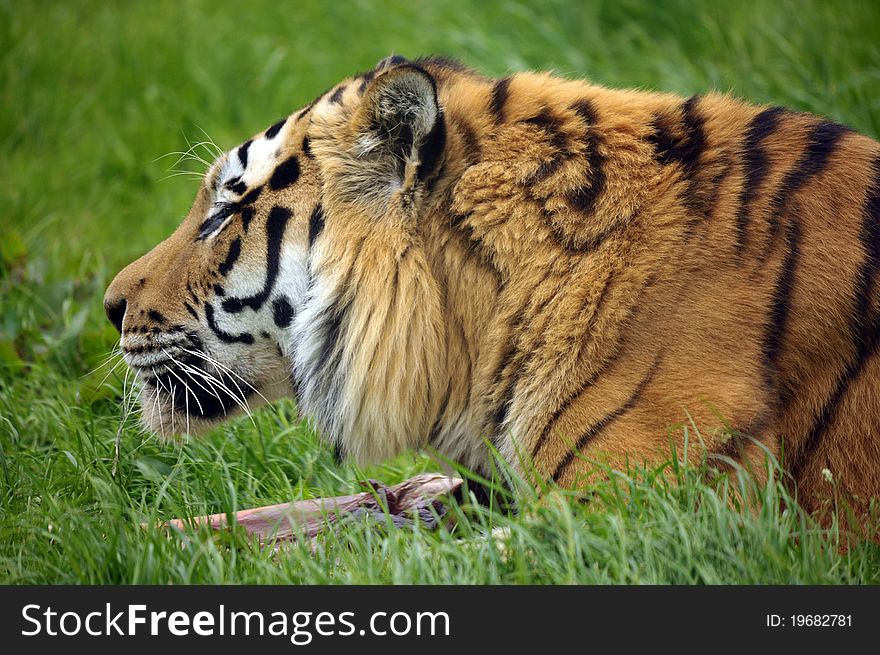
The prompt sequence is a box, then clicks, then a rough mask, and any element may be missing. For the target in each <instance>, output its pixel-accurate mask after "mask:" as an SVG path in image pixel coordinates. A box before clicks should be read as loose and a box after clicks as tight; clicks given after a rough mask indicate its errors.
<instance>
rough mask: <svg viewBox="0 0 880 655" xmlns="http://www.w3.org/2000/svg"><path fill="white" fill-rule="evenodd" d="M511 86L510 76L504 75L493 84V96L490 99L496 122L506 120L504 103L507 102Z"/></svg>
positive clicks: (490, 107)
mask: <svg viewBox="0 0 880 655" xmlns="http://www.w3.org/2000/svg"><path fill="white" fill-rule="evenodd" d="M509 87H510V78H509V77H502V78H501V79H500V80H496V81H495V84H493V85H492V97H491V99H490V100H489V111H490V112H491V114H492V116H493V118H494V119H495V122H496V123H500V122H502V121H503V120H504V105H505V103H506V102H507V94H508V92H509Z"/></svg>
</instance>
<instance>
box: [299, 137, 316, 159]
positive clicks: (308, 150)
mask: <svg viewBox="0 0 880 655" xmlns="http://www.w3.org/2000/svg"><path fill="white" fill-rule="evenodd" d="M302 153H303V154H304V155H305V156H306V157H307V158H309V159H314V158H315V155H314V153H313V152H312V141H311V139H309V137H307V136H304V137H303V142H302Z"/></svg>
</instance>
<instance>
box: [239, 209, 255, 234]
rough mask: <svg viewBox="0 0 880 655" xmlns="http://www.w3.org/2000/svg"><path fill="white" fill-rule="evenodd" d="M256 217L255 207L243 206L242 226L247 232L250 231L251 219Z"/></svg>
mask: <svg viewBox="0 0 880 655" xmlns="http://www.w3.org/2000/svg"><path fill="white" fill-rule="evenodd" d="M253 218H254V208H253V207H242V208H241V227H242V229H244V231H245V232H247V231H248V228H249V227H250V225H251V220H253Z"/></svg>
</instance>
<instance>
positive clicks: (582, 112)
mask: <svg viewBox="0 0 880 655" xmlns="http://www.w3.org/2000/svg"><path fill="white" fill-rule="evenodd" d="M571 108H572V109H573V110H574V111H575V112H576V113H577V114H578V116H580V117H581V119H583V121H584V123H586V125H587V137H586V150H587V165H588V167H589V169H590V170H589V181H588V182H587V183H586V184H584V185H582V186H580V187H579V188H577V189H575V190H574V191H572V192H571V193H569V194H568V202H569V204H570V205H571V206H572V208H573V209H574V210H575V211H579V212H582V213H585V214H589V213H592V212H593V210H594V209H595V206H596V201H597V200H598V199H599V196H600V195H601V193H602V191H604V189H605V172H604V165H605V158H604V157H603V156H602V155H601V154H600V153H599V145H600V139H599V134H598V131H597V130H596V123H597V118H596V108H595V106H594V105H593V103H592V102H591V101H589V100H579V101H577V102H575V103H574V104H572V105H571Z"/></svg>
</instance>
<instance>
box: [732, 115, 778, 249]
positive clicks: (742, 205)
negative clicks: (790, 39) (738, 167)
mask: <svg viewBox="0 0 880 655" xmlns="http://www.w3.org/2000/svg"><path fill="white" fill-rule="evenodd" d="M785 113H787V110H786V109H784V108H783V107H770V108H769V109H765V110H764V111H762V112H761V113H760V114H758V115H757V116H755V117H754V118H753V119H752V120H751V122H750V123H749V126H748V128H747V130H746V137H745V141H744V142H743V169H744V173H745V178H744V179H743V186H742V189H741V190H740V192H739V204H738V207H737V210H736V248H735V253H736V258H737V261H738V262H741V261H742V257H743V253H744V252H745V250H746V248H747V246H748V240H749V222H750V220H751V217H750V214H751V210H752V203H753V202H754V200H755V198H757V197H758V191H760V188H761V184H763V182H764V180H765V179H766V177H767V174H768V173H769V172H770V161H769V160H768V159H767V152H766V151H765V149H764V147H763V143H764V140H765V139H766V138H767V137H769V136H770V135H772V134H773V133H774V132H775V131H776V128H777V127H778V126H779V119H780V117H782V116H783V115H784V114H785Z"/></svg>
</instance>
